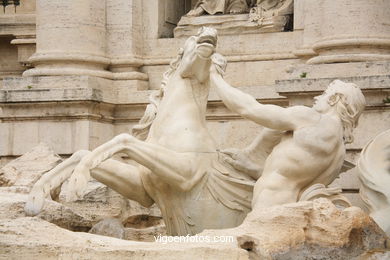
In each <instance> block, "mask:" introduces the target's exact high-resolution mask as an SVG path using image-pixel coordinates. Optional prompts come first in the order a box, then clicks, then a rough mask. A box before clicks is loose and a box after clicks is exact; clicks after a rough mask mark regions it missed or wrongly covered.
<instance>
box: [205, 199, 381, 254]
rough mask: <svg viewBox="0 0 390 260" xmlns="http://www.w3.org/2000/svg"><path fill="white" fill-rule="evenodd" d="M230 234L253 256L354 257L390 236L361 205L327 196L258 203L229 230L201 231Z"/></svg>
mask: <svg viewBox="0 0 390 260" xmlns="http://www.w3.org/2000/svg"><path fill="white" fill-rule="evenodd" d="M222 234H224V235H234V236H235V237H236V238H237V243H238V246H239V247H241V248H243V249H247V250H248V251H250V255H251V257H252V259H355V258H358V257H359V256H360V255H362V254H365V253H366V252H367V251H370V250H373V251H380V250H386V249H387V250H388V249H389V244H388V242H389V240H388V237H387V236H386V234H385V233H384V232H383V231H382V230H381V229H380V228H379V227H378V225H377V224H376V223H375V222H374V221H373V220H372V219H371V218H370V217H369V216H368V215H367V214H366V213H364V211H362V210H361V209H360V208H357V207H350V208H347V209H344V210H340V209H338V208H337V207H336V206H335V205H334V204H333V203H332V202H331V201H329V200H327V199H317V200H314V201H306V202H299V203H292V204H286V205H281V206H274V207H270V208H262V209H261V210H257V211H252V212H251V213H249V214H248V217H247V218H246V219H245V221H244V223H243V224H242V225H240V226H239V227H237V228H234V229H228V230H223V231H222V230H206V231H204V232H202V233H201V234H200V235H209V236H214V235H222Z"/></svg>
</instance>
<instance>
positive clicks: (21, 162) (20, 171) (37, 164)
mask: <svg viewBox="0 0 390 260" xmlns="http://www.w3.org/2000/svg"><path fill="white" fill-rule="evenodd" d="M61 161H62V159H61V157H59V156H58V155H56V154H55V153H54V152H53V150H52V149H51V148H50V147H49V146H48V145H47V144H44V143H41V144H39V145H38V146H36V147H34V148H33V149H32V150H31V151H30V152H28V153H26V154H24V155H23V156H21V157H19V158H17V159H16V160H13V161H12V162H10V163H8V164H7V165H5V166H4V167H3V168H1V169H0V186H22V187H25V188H26V189H27V192H28V191H29V189H30V188H31V187H32V185H33V184H34V183H35V182H36V181H37V180H38V179H39V178H40V177H41V176H42V175H43V174H44V173H45V172H47V171H49V170H51V169H52V168H54V166H56V165H57V164H59V163H60V162H61Z"/></svg>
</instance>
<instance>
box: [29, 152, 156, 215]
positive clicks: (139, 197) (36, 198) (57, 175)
mask: <svg viewBox="0 0 390 260" xmlns="http://www.w3.org/2000/svg"><path fill="white" fill-rule="evenodd" d="M90 153H91V152H90V151H84V150H83V151H78V152H76V153H74V154H73V155H72V156H71V157H70V158H69V159H67V160H65V161H64V162H62V163H60V164H59V165H57V166H56V167H55V168H53V169H52V170H51V171H49V172H48V173H46V174H44V175H43V176H42V177H41V178H40V179H39V180H38V181H37V182H36V183H35V184H34V186H33V188H32V190H31V192H30V194H29V197H28V199H27V203H26V206H25V211H26V213H27V214H28V215H37V214H39V212H40V211H41V209H42V207H43V205H44V202H45V198H46V197H48V196H49V194H50V193H51V192H52V191H53V190H56V189H57V188H58V187H60V186H61V185H62V183H63V182H64V181H65V180H67V179H68V178H69V177H70V176H71V175H72V173H73V170H74V168H75V167H76V165H77V164H78V163H79V162H80V161H81V159H82V158H83V157H85V156H86V155H88V154H90ZM92 177H93V178H95V179H96V180H98V181H100V182H102V183H103V184H105V185H107V186H108V187H110V188H112V189H114V190H115V191H117V192H118V193H120V194H122V195H123V196H125V197H126V198H129V199H133V200H136V201H138V202H140V203H141V204H142V205H144V206H151V205H152V204H153V200H152V199H151V198H150V197H149V196H148V195H147V193H146V191H145V190H144V188H143V185H142V181H141V177H140V174H139V170H138V168H137V167H134V166H132V165H128V164H125V163H121V162H119V161H116V160H106V161H105V162H103V163H101V164H100V165H99V166H98V167H97V168H95V169H93V171H92Z"/></svg>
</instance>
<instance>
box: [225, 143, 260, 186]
mask: <svg viewBox="0 0 390 260" xmlns="http://www.w3.org/2000/svg"><path fill="white" fill-rule="evenodd" d="M221 153H222V154H223V160H224V161H225V162H227V163H228V164H230V165H231V166H232V167H233V168H235V169H236V170H238V171H241V172H243V173H246V174H248V175H249V176H251V177H252V178H253V179H255V180H257V179H258V178H259V177H260V176H261V173H262V171H263V169H262V168H261V167H260V166H259V165H257V164H256V163H255V162H253V161H252V160H251V158H250V156H249V154H248V152H247V151H245V150H240V149H235V148H229V149H225V150H222V151H221Z"/></svg>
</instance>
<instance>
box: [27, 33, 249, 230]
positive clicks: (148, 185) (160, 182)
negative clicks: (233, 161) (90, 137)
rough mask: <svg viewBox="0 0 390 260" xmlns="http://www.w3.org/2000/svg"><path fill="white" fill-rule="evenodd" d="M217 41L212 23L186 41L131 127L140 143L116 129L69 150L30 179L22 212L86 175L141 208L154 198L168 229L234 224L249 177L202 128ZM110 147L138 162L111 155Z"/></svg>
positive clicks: (74, 194) (76, 192)
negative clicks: (105, 138)
mask: <svg viewBox="0 0 390 260" xmlns="http://www.w3.org/2000/svg"><path fill="white" fill-rule="evenodd" d="M216 44H217V33H216V30H214V29H211V28H203V29H202V30H200V31H199V33H198V34H197V35H196V36H192V37H190V38H189V39H188V40H187V41H186V43H185V44H184V48H183V49H181V50H180V51H179V55H178V57H177V58H176V59H175V60H174V61H172V63H171V67H170V69H169V70H168V71H167V72H166V73H165V74H164V79H163V82H162V86H161V88H160V90H158V91H156V92H155V93H152V95H151V97H150V99H151V104H150V105H149V106H148V107H147V109H146V112H145V115H144V117H143V118H142V119H141V120H140V123H139V125H137V126H135V127H134V131H133V133H134V135H135V136H137V137H139V138H140V139H145V141H141V140H139V139H136V138H135V137H134V136H131V135H129V134H121V135H119V136H117V137H115V138H114V139H112V140H111V141H109V142H107V143H105V144H103V145H101V146H99V147H98V148H96V149H95V150H93V151H92V152H89V151H79V152H76V153H74V154H73V155H72V156H71V157H70V158H69V159H68V160H66V161H65V162H63V163H61V164H59V165H58V166H57V167H55V168H54V169H53V170H51V171H50V172H49V173H47V174H45V176H43V178H41V179H40V180H39V181H38V182H37V183H36V184H35V185H34V187H33V189H32V191H31V193H30V199H29V201H28V203H27V204H26V211H27V213H28V214H31V215H35V214H37V213H39V211H40V209H41V208H42V206H43V204H44V198H45V197H46V196H47V195H48V193H49V192H50V191H51V190H53V189H56V188H57V187H59V186H60V185H61V184H62V183H63V182H64V181H65V180H67V179H68V178H69V184H68V189H69V193H68V199H69V200H74V199H77V198H79V197H81V196H82V195H83V191H84V189H85V186H86V184H87V182H88V180H89V179H90V176H92V177H93V178H95V179H97V180H98V181H100V182H102V183H104V184H106V185H107V186H109V187H111V188H112V189H114V190H115V191H117V192H119V193H120V194H122V195H124V196H125V197H126V198H128V199H132V200H135V201H138V202H140V203H141V204H142V205H143V206H147V207H149V206H151V205H153V204H154V203H156V204H157V205H158V206H159V208H160V210H161V214H162V216H163V219H164V221H165V224H166V226H167V233H168V234H171V235H187V234H196V233H199V232H200V231H202V230H204V229H206V228H227V227H234V226H237V225H239V224H240V223H241V222H242V220H243V219H244V218H245V216H246V214H247V213H248V212H249V211H250V203H251V198H252V197H251V195H252V189H253V184H254V181H253V179H252V178H250V177H249V176H247V175H244V174H240V173H239V172H237V171H236V170H234V169H233V168H231V167H229V166H228V165H227V164H226V163H225V162H224V161H223V160H220V154H219V152H217V149H216V144H215V142H214V140H213V138H212V137H211V135H210V134H209V132H208V129H207V128H206V106H207V100H208V94H209V87H210V84H209V76H210V65H211V64H212V63H214V64H216V66H217V70H218V71H219V72H220V73H223V70H224V68H225V66H226V62H224V60H223V59H221V57H220V56H219V55H218V54H215V47H216ZM117 153H125V154H127V155H128V157H129V158H130V159H132V160H134V161H135V162H137V163H138V164H136V166H133V165H130V164H127V163H123V162H120V161H118V160H115V159H111V157H112V156H113V155H115V154H117Z"/></svg>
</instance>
